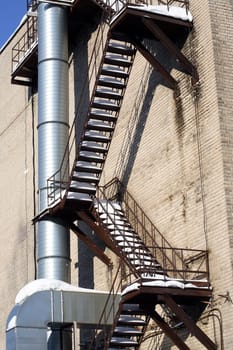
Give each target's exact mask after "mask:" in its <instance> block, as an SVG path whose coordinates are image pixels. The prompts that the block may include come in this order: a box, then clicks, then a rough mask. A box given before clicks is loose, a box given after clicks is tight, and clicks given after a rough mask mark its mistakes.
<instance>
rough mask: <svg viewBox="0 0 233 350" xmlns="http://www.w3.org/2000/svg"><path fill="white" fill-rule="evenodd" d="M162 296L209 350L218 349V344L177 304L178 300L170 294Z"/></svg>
mask: <svg viewBox="0 0 233 350" xmlns="http://www.w3.org/2000/svg"><path fill="white" fill-rule="evenodd" d="M161 298H162V299H163V300H164V302H165V304H166V305H168V306H169V307H170V308H171V310H172V311H173V312H174V313H175V314H176V316H177V317H178V318H179V319H180V320H181V321H182V322H183V323H184V324H185V326H186V327H187V329H188V330H190V332H191V334H192V335H194V336H195V337H196V338H197V339H198V340H199V341H200V342H201V343H202V344H203V345H204V346H205V348H206V349H209V350H216V349H217V345H216V344H215V343H214V342H213V341H212V340H211V339H210V338H209V337H208V336H207V335H206V334H205V333H204V332H203V331H202V330H201V329H200V328H199V327H198V326H197V325H196V324H195V322H194V321H193V320H192V319H191V317H190V316H188V315H187V313H186V312H184V310H183V309H182V308H181V307H180V306H179V305H177V304H176V302H175V301H174V300H173V299H172V298H171V296H169V295H163V296H161Z"/></svg>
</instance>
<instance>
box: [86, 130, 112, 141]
mask: <svg viewBox="0 0 233 350" xmlns="http://www.w3.org/2000/svg"><path fill="white" fill-rule="evenodd" d="M84 140H85V141H97V142H106V143H108V142H110V140H111V138H110V136H108V135H105V134H103V133H101V132H94V131H86V132H85V135H84Z"/></svg>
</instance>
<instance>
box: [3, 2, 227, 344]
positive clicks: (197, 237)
mask: <svg viewBox="0 0 233 350" xmlns="http://www.w3.org/2000/svg"><path fill="white" fill-rule="evenodd" d="M191 12H192V14H193V17H194V29H193V30H192V32H191V33H190V34H189V36H188V39H187V41H186V43H185V45H184V48H183V52H184V53H185V55H186V56H187V57H188V58H189V59H190V60H191V61H192V62H193V63H194V64H195V66H196V67H197V70H198V73H199V76H200V86H199V87H198V93H199V96H198V97H196V98H195V94H194V91H193V88H192V86H191V79H190V77H189V76H187V75H186V74H184V73H183V72H181V70H180V69H177V64H175V62H174V59H173V58H172V57H170V56H168V55H166V54H165V53H164V52H161V57H162V58H163V62H165V63H166V65H167V66H168V67H173V66H174V67H176V68H172V70H171V74H172V75H173V76H174V77H175V78H176V79H177V80H178V81H179V86H180V89H181V96H180V100H176V99H174V96H173V92H172V91H171V90H170V89H169V88H168V87H166V86H165V84H164V81H161V78H160V76H159V75H158V73H157V72H154V71H153V70H152V69H151V67H150V66H149V64H148V63H147V62H146V61H145V59H144V58H143V57H142V56H141V55H140V54H137V56H136V60H135V64H134V66H133V70H132V74H131V78H130V80H129V85H128V88H127V93H126V96H125V99H124V102H123V106H122V111H121V115H120V118H119V121H118V124H117V128H116V131H115V134H114V138H113V142H112V145H111V148H110V152H109V156H108V159H107V162H106V165H105V169H104V173H103V176H102V180H101V181H102V183H105V182H107V181H108V180H110V179H111V178H112V177H113V176H118V177H120V179H122V180H123V181H124V183H125V184H126V185H127V186H128V189H129V191H130V192H131V194H132V195H133V196H134V198H135V199H136V200H137V202H138V203H139V204H140V206H141V207H142V208H143V209H144V211H145V213H146V214H147V215H148V216H149V217H150V218H151V220H152V221H153V223H154V224H155V225H156V226H157V227H158V228H159V229H160V231H161V232H162V233H163V234H164V236H165V237H166V238H167V239H168V240H169V242H170V243H171V244H172V245H173V246H175V247H183V248H194V249H206V248H207V249H208V251H209V254H210V277H211V283H212V285H213V288H214V289H213V301H212V305H210V306H209V310H211V307H213V308H215V309H216V310H217V311H215V314H216V315H217V314H218V312H220V313H221V317H222V325H223V337H224V346H225V347H224V348H225V349H226V350H230V349H231V343H232V341H233V339H232V337H233V336H232V331H231V328H232V326H231V325H232V322H233V313H232V307H233V306H232V303H231V302H230V301H226V302H225V299H224V298H223V297H221V296H219V295H225V294H226V293H227V292H229V293H230V296H231V297H232V298H233V296H232V294H231V291H232V284H233V280H232V247H233V238H232V237H233V236H232V235H233V232H232V230H233V227H232V210H233V196H232V181H233V180H232V178H233V157H232V146H233V145H232V136H233V135H232V132H233V131H232V130H233V125H232V123H233V121H232V117H231V114H232V110H233V105H232V104H233V98H232V97H233V96H232V94H233V89H232V87H233V86H232V84H233V79H232V78H233V77H232V63H233V62H232V61H233V57H232V52H233V47H232V46H233V40H232V33H233V31H232V29H233V28H232V26H233V21H232V16H233V5H232V3H231V2H230V0H218V1H208V0H193V1H191ZM14 40H15V41H17V38H15V39H14ZM77 40H79V38H78V37H77ZM85 40H87V38H86V39H85ZM85 40H84V39H83V41H82V40H80V44H79V45H77V46H76V51H75V55H74V60H73V62H72V64H71V67H70V79H71V82H70V96H71V108H70V110H71V112H70V116H71V120H72V118H73V116H74V114H75V110H76V107H77V99H78V97H79V96H80V92H79V89H80V81H81V80H82V79H83V82H84V77H86V73H87V72H86V71H85V69H87V66H88V62H89V61H88V55H89V60H90V54H91V52H92V47H93V45H94V43H95V34H93V33H92V34H91V35H90V38H89V43H88V45H86V42H85ZM12 45H13V43H12V42H10V43H9V45H8V46H7V47H6V48H5V50H4V51H3V52H2V53H1V55H0V78H1V81H2V82H4V84H1V85H0V111H1V112H0V113H1V118H0V136H1V137H0V149H1V152H0V164H1V169H2V171H1V181H0V189H1V194H2V196H1V199H0V201H1V203H0V207H1V237H2V244H1V248H0V249H1V254H0V266H1V267H0V280H1V287H0V300H1V306H0V324H1V327H0V336H1V337H0V339H2V340H1V343H0V347H1V348H4V347H5V345H4V338H5V337H4V328H5V320H6V317H7V315H8V313H9V311H10V309H11V308H12V306H13V304H14V298H15V295H16V293H17V292H18V290H19V289H20V288H21V287H22V286H24V285H25V284H26V283H27V282H28V281H29V280H31V279H33V278H34V257H33V239H34V231H33V226H32V225H31V219H32V217H33V214H34V213H33V163H32V162H33V149H32V127H31V126H32V120H31V116H32V106H31V100H30V99H28V89H27V88H25V87H20V86H15V85H11V84H10V69H11V68H10V64H11V46H12ZM84 54H85V55H84ZM174 64H175V65H174ZM80 67H81V68H80ZM82 69H83V70H82ZM92 85H93V79H92V78H91V82H90V86H87V88H86V95H85V99H88V95H89V94H90V91H91V88H92ZM81 118H82V116H80V123H82V120H83V119H81ZM35 190H36V189H35ZM2 252H3V253H2ZM106 252H107V253H108V251H107V250H106ZM83 254H84V255H85V252H83ZM79 258H80V259H81V255H80V257H78V247H77V240H76V237H75V236H72V282H73V283H74V284H77V283H79V281H78V270H77V269H76V268H75V267H77V266H79V265H77V266H76V265H75V264H76V263H78V262H79V261H78V260H79ZM91 259H92V258H91ZM113 260H117V259H115V258H114V257H113ZM116 266H117V263H115V265H114V268H116ZM83 268H86V267H85V266H84V267H83ZM93 271H94V280H93V284H94V287H95V288H97V289H102V290H104V289H106V288H107V287H109V286H110V285H111V280H112V277H113V276H112V275H111V273H110V271H109V270H108V269H107V267H106V266H104V265H103V263H101V262H99V261H98V260H97V259H96V258H95V259H94V270H93ZM199 324H200V326H201V328H202V329H203V330H204V331H206V332H207V334H209V335H210V336H211V337H212V339H215V340H216V342H217V344H218V345H219V349H221V347H220V339H221V334H220V327H219V324H218V322H217V318H216V317H215V316H214V317H210V318H209V319H208V320H207V321H206V324H205V325H203V324H202V323H201V322H200V323H199ZM180 332H182V331H180ZM183 336H184V337H187V334H183ZM160 341H162V342H163V348H164V349H166V348H170V349H175V348H176V347H175V346H172V345H171V344H170V342H169V341H168V340H167V339H163V338H161V340H160ZM151 344H152V343H151ZM187 344H188V345H189V346H190V348H191V349H195V350H198V349H202V348H203V347H202V346H201V345H200V344H199V343H198V342H197V341H196V340H195V339H194V337H190V336H188V338H187ZM148 346H149V345H148ZM145 348H147V345H146V346H145Z"/></svg>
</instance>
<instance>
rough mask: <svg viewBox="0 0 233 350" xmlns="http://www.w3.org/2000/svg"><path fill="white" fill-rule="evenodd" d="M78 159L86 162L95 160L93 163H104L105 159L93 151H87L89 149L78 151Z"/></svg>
mask: <svg viewBox="0 0 233 350" xmlns="http://www.w3.org/2000/svg"><path fill="white" fill-rule="evenodd" d="M79 160H84V161H87V162H95V163H104V161H105V159H104V158H103V157H102V156H101V155H99V154H97V153H95V152H89V151H80V152H79Z"/></svg>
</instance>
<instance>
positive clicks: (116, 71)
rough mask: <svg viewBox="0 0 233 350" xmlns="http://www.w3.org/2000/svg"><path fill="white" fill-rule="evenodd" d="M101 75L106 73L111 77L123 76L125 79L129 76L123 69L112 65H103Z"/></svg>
mask: <svg viewBox="0 0 233 350" xmlns="http://www.w3.org/2000/svg"><path fill="white" fill-rule="evenodd" d="M101 74H102V75H107V76H111V77H117V78H124V79H127V78H128V77H129V73H128V72H126V71H125V70H124V69H120V68H116V67H112V66H103V67H102V70H101Z"/></svg>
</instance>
